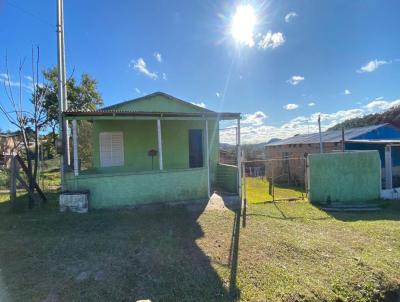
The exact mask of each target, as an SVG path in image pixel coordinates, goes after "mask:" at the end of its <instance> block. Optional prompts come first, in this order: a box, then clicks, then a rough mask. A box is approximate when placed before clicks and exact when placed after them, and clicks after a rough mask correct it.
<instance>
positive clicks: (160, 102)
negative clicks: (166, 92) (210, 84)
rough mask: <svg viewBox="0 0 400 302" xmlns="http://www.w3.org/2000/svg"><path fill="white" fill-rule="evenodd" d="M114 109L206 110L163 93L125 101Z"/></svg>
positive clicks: (158, 110)
mask: <svg viewBox="0 0 400 302" xmlns="http://www.w3.org/2000/svg"><path fill="white" fill-rule="evenodd" d="M112 109H114V110H122V111H145V112H186V113H192V112H208V111H209V110H206V109H204V108H201V107H198V106H194V105H192V104H190V103H186V102H181V101H177V100H173V99H170V98H167V97H165V96H163V95H155V96H152V97H149V98H145V99H142V100H133V101H127V102H123V103H120V104H116V105H115V106H112Z"/></svg>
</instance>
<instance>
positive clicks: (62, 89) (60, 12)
mask: <svg viewBox="0 0 400 302" xmlns="http://www.w3.org/2000/svg"><path fill="white" fill-rule="evenodd" d="M57 69H58V110H59V112H58V122H59V136H60V138H61V145H62V147H61V148H62V152H61V156H60V173H61V189H62V190H64V189H65V184H64V178H65V169H66V167H67V166H68V165H69V162H70V159H69V157H70V155H69V139H68V123H67V121H65V120H64V119H63V112H64V111H66V110H67V109H68V102H67V80H66V70H65V69H66V68H65V50H64V3H63V0H57Z"/></svg>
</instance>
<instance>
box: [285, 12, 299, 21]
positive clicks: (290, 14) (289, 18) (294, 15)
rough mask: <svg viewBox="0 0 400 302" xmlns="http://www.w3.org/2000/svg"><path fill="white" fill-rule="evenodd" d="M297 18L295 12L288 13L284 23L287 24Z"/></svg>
mask: <svg viewBox="0 0 400 302" xmlns="http://www.w3.org/2000/svg"><path fill="white" fill-rule="evenodd" d="M295 17H297V14H296V13H295V12H290V13H288V14H287V15H286V16H285V22H286V23H289V22H290V20H291V19H293V18H295Z"/></svg>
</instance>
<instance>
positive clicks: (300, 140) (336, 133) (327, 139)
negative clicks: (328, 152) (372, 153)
mask: <svg viewBox="0 0 400 302" xmlns="http://www.w3.org/2000/svg"><path fill="white" fill-rule="evenodd" d="M388 125H389V124H379V125H374V126H367V127H359V128H352V129H347V130H345V131H344V139H345V140H354V139H356V138H357V137H359V136H361V135H364V134H366V133H369V132H371V131H374V130H376V129H379V128H382V127H385V126H388ZM321 135H322V142H324V143H337V142H340V141H341V140H342V130H331V131H325V132H322V133H321ZM317 143H319V133H312V134H301V135H295V136H293V137H289V138H286V139H282V140H279V141H274V142H271V143H268V144H267V146H280V145H292V144H317Z"/></svg>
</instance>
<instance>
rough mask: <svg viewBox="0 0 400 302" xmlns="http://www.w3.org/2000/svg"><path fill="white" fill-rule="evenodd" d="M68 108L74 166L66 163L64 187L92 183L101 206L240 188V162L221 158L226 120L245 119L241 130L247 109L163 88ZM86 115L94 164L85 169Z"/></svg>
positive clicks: (185, 198) (93, 198)
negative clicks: (89, 107)
mask: <svg viewBox="0 0 400 302" xmlns="http://www.w3.org/2000/svg"><path fill="white" fill-rule="evenodd" d="M63 115H64V118H65V119H66V120H69V121H72V126H73V127H72V128H73V131H72V132H73V135H72V136H73V140H72V141H73V143H72V150H73V156H72V158H73V169H72V170H68V169H65V170H66V171H67V172H65V175H64V177H63V179H64V181H63V189H64V190H65V191H89V192H90V203H91V207H93V208H103V207H113V206H135V205H139V204H144V203H160V202H198V201H204V200H207V199H208V198H209V197H210V195H211V194H212V193H213V192H214V191H219V192H220V191H221V192H228V193H231V194H239V193H240V183H239V182H240V181H239V180H240V176H239V173H240V171H238V169H237V166H232V165H223V164H220V163H219V122H220V121H221V120H233V121H235V122H237V123H238V124H237V125H238V128H237V129H238V130H239V131H236V133H237V134H239V133H240V114H239V113H217V112H214V111H211V110H207V109H205V108H202V107H199V106H195V105H193V104H191V103H188V102H185V101H182V100H180V99H178V98H175V97H173V96H170V95H168V94H165V93H161V92H156V93H153V94H150V95H147V96H144V97H141V98H137V99H134V100H131V101H127V102H123V103H119V104H115V105H112V106H109V107H106V108H103V109H100V110H97V111H92V112H76V111H68V112H64V114H63ZM79 120H87V121H90V122H92V123H93V130H92V135H91V136H92V167H91V168H90V169H87V170H84V171H80V170H79V154H78V141H79V133H77V126H76V125H77V121H79ZM239 137H240V135H237V136H236V138H237V147H238V148H237V149H238V154H240V141H239Z"/></svg>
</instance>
